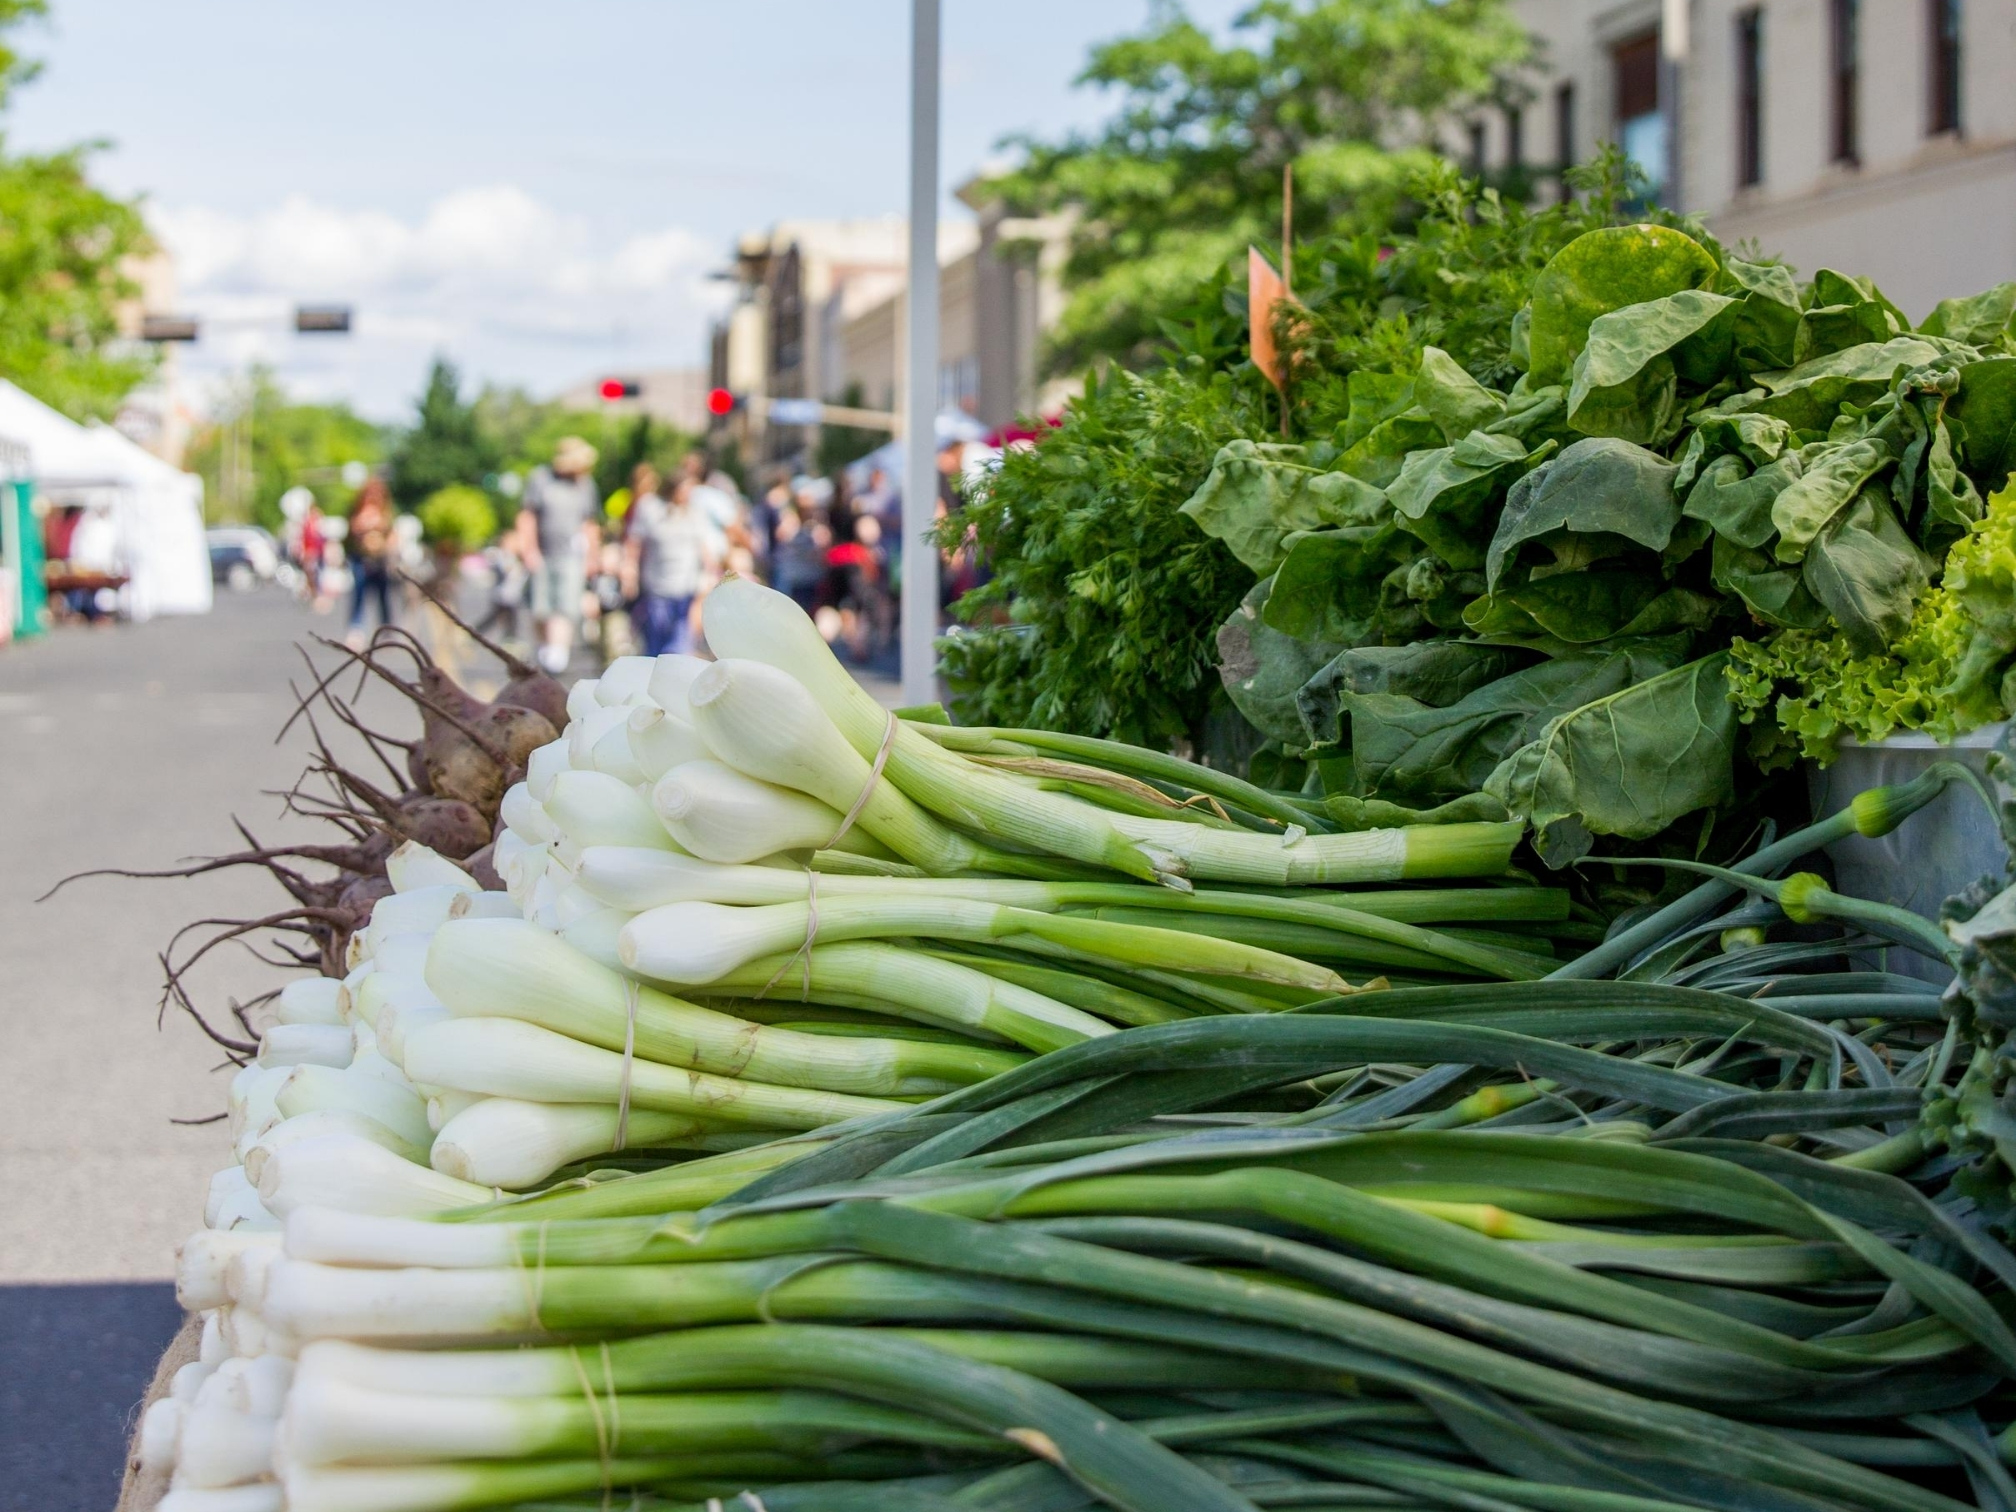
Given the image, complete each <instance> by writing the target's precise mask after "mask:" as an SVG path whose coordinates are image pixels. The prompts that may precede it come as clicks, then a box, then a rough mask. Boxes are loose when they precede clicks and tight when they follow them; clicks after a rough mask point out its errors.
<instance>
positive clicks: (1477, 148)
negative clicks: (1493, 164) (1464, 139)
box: [1470, 121, 1485, 178]
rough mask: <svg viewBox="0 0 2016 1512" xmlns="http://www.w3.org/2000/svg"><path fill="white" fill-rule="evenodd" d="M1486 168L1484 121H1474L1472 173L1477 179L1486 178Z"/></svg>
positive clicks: (1471, 156)
mask: <svg viewBox="0 0 2016 1512" xmlns="http://www.w3.org/2000/svg"><path fill="white" fill-rule="evenodd" d="M1484 166H1485V154H1484V123H1483V122H1482V121H1472V122H1471V123H1470V171H1471V172H1472V173H1473V174H1475V175H1476V176H1477V177H1479V178H1482V177H1483V176H1484Z"/></svg>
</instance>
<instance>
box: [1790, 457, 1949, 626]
mask: <svg viewBox="0 0 2016 1512" xmlns="http://www.w3.org/2000/svg"><path fill="white" fill-rule="evenodd" d="M1802 575H1803V579H1804V581H1805V584H1806V587H1807V589H1808V591H1809V592H1811V593H1812V595H1813V597H1814V598H1815V599H1817V600H1818V601H1819V602H1820V604H1821V605H1822V607H1824V608H1825V609H1826V610H1827V612H1828V613H1829V614H1831V615H1832V616H1833V617H1834V622H1835V623H1836V624H1837V625H1839V626H1840V627H1841V633H1842V637H1843V639H1844V640H1845V641H1846V642H1847V645H1848V649H1849V651H1850V652H1852V653H1853V654H1854V655H1856V656H1873V655H1875V654H1876V653H1877V652H1879V651H1881V650H1882V649H1883V648H1884V647H1885V646H1888V645H1892V644H1894V643H1895V642H1896V641H1897V640H1899V639H1900V638H1901V637H1902V636H1903V634H1904V632H1905V631H1906V630H1907V629H1908V628H1909V627H1910V624H1911V611H1912V610H1913V609H1914V608H1916V607H1917V603H1918V599H1919V596H1920V595H1921V594H1923V593H1924V591H1925V588H1926V585H1927V584H1928V583H1929V582H1930V581H1931V577H1932V573H1931V563H1930V562H1928V561H1927V560H1926V558H1925V554H1924V553H1923V552H1922V551H1920V550H1919V549H1918V546H1917V544H1916V543H1915V542H1914V541H1913V540H1912V539H1911V536H1910V534H1909V532H1907V531H1906V530H1905V529H1904V526H1903V524H1902V523H1901V522H1900V521H1899V520H1898V518H1897V514H1896V511H1895V510H1893V509H1892V508H1891V507H1890V501H1889V500H1888V499H1887V498H1885V497H1884V495H1883V492H1882V490H1880V489H1875V488H1865V489H1863V490H1862V491H1861V492H1860V493H1859V494H1857V495H1856V496H1855V499H1854V502H1853V503H1851V504H1850V505H1849V506H1848V507H1847V508H1846V509H1844V510H1842V511H1841V512H1840V513H1839V514H1838V515H1836V516H1835V517H1834V518H1833V519H1832V520H1830V521H1828V523H1827V526H1826V528H1825V529H1823V530H1822V531H1821V532H1820V534H1819V536H1818V537H1817V538H1816V539H1815V540H1814V542H1813V545H1812V549H1811V550H1809V551H1808V552H1807V553H1806V560H1805V567H1804V571H1803V574H1802Z"/></svg>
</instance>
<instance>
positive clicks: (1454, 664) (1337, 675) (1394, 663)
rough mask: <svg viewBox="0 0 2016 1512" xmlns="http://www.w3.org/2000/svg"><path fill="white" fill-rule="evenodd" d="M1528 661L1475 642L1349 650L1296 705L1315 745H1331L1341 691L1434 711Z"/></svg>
mask: <svg viewBox="0 0 2016 1512" xmlns="http://www.w3.org/2000/svg"><path fill="white" fill-rule="evenodd" d="M1533 660H1534V656H1533V653H1531V652H1528V651H1523V650H1521V649H1519V648H1517V647H1514V646H1493V645H1485V644H1482V643H1481V642H1478V641H1454V640H1431V641H1416V642H1415V643H1414V644H1413V645H1409V646H1353V647H1352V648H1351V649H1350V650H1348V651H1343V652H1340V653H1338V655H1337V656H1335V657H1333V658H1332V659H1331V660H1330V662H1329V663H1328V664H1327V665H1325V666H1324V667H1322V668H1321V669H1319V670H1318V671H1317V673H1316V674H1315V676H1313V677H1311V678H1310V679H1309V681H1308V682H1306V683H1304V684H1303V685H1302V689H1301V691H1300V692H1299V693H1298V694H1297V695H1296V706H1297V708H1298V709H1299V710H1300V712H1301V715H1302V724H1303V727H1304V728H1305V729H1306V730H1307V731H1308V734H1309V736H1310V738H1311V739H1312V740H1313V741H1315V742H1316V744H1318V745H1337V744H1339V743H1341V742H1342V741H1343V740H1344V737H1345V733H1346V731H1345V718H1344V716H1345V708H1344V701H1343V695H1345V694H1347V693H1393V694H1398V695H1399V696H1401V697H1403V698H1411V699H1413V700H1415V701H1416V702H1418V703H1423V704H1426V705H1428V706H1429V707H1430V708H1436V709H1440V708H1444V707H1446V706H1448V705H1449V704H1452V703H1455V702H1456V701H1457V700H1458V699H1460V698H1464V697H1466V696H1467V695H1469V694H1471V693H1474V692H1475V691H1476V690H1477V689H1479V688H1481V687H1483V686H1484V685H1485V684H1486V683H1489V682H1495V681H1497V680H1498V679H1499V678H1501V677H1505V676H1507V675H1509V674H1510V673H1512V672H1515V671H1517V670H1518V669H1519V668H1521V667H1524V666H1527V665H1529V664H1530V663H1531V662H1532V661H1533Z"/></svg>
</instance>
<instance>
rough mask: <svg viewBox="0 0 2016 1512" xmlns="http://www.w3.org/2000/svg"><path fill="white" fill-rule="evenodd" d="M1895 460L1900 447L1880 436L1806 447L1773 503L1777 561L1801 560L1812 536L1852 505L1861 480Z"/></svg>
mask: <svg viewBox="0 0 2016 1512" xmlns="http://www.w3.org/2000/svg"><path fill="white" fill-rule="evenodd" d="M1896 460H1897V452H1896V448H1895V447H1894V446H1892V445H1891V444H1890V442H1889V441H1887V440H1886V439H1884V438H1883V437H1880V436H1864V437H1862V438H1861V439H1859V440H1855V441H1845V442H1838V443H1837V442H1831V441H1822V442H1818V443H1816V444H1814V445H1812V446H1807V447H1802V448H1801V449H1800V452H1799V476H1798V478H1797V479H1795V480H1794V481H1793V482H1792V483H1790V484H1789V485H1787V487H1786V488H1785V490H1784V491H1783V492H1782V493H1780V494H1779V495H1778V497H1777V498H1776V499H1775V500H1774V501H1773V502H1772V505H1771V523H1772V524H1773V525H1775V526H1776V527H1777V528H1778V547H1777V554H1778V560H1779V561H1781V562H1796V561H1799V560H1801V559H1802V558H1803V557H1804V556H1805V555H1806V549H1807V547H1808V546H1810V545H1811V544H1812V542H1813V538H1814V537H1815V536H1817V535H1819V534H1820V532H1821V530H1822V529H1823V528H1825V526H1826V524H1827V522H1828V521H1829V520H1831V519H1833V518H1834V516H1835V515H1837V514H1839V513H1840V512H1841V511H1842V510H1843V509H1846V508H1847V507H1848V504H1849V503H1850V501H1851V500H1853V499H1854V498H1855V496H1856V495H1857V494H1858V493H1860V492H1861V491H1862V485H1863V484H1865V483H1867V482H1868V481H1869V480H1870V479H1871V478H1873V477H1875V476H1876V474H1877V473H1879V472H1881V471H1882V470H1883V469H1884V468H1886V467H1888V466H1889V465H1890V464H1891V463H1892V462H1894V461H1896Z"/></svg>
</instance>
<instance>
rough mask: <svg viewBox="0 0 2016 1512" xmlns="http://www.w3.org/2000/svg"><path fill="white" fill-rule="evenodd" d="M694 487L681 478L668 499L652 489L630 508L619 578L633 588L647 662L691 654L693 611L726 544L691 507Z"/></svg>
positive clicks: (718, 565) (717, 568)
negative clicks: (672, 653)
mask: <svg viewBox="0 0 2016 1512" xmlns="http://www.w3.org/2000/svg"><path fill="white" fill-rule="evenodd" d="M653 481H654V482H655V481H656V480H655V479H654V480H653ZM699 486H700V485H698V484H696V483H695V482H694V481H693V480H692V479H691V478H681V479H680V480H679V481H678V482H677V483H676V484H674V485H673V487H672V497H671V498H669V499H668V498H666V497H665V495H664V492H663V490H662V489H654V491H652V492H651V493H647V494H639V495H638V496H637V497H636V498H635V499H633V500H632V501H631V504H630V531H629V538H628V540H627V542H626V543H625V553H626V556H625V573H624V575H625V578H626V579H627V580H628V581H629V582H630V583H632V584H634V585H635V590H636V597H637V609H636V620H637V630H638V634H639V635H640V636H641V637H642V639H643V642H644V647H643V649H644V654H645V655H646V656H662V655H664V654H665V653H666V652H668V651H690V650H692V649H693V635H692V623H693V605H694V603H695V602H696V601H697V600H698V599H699V598H700V596H701V595H702V594H703V593H705V592H706V591H707V589H708V588H709V587H710V586H711V585H712V583H713V581H714V579H715V577H716V576H717V575H718V574H719V572H720V570H721V561H722V557H723V554H724V550H725V547H726V545H727V542H726V540H725V538H724V537H723V536H722V534H721V532H720V531H719V530H717V529H716V528H715V527H714V524H713V522H712V521H711V520H709V519H708V518H707V517H706V516H705V515H704V514H702V513H701V511H700V506H699V505H698V504H697V503H695V502H694V498H693V494H694V491H695V489H696V488H698V487H699Z"/></svg>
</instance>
